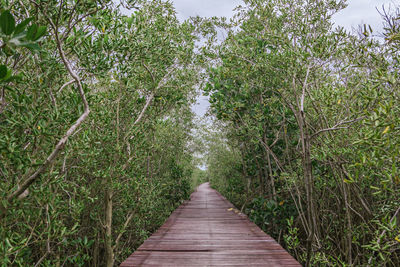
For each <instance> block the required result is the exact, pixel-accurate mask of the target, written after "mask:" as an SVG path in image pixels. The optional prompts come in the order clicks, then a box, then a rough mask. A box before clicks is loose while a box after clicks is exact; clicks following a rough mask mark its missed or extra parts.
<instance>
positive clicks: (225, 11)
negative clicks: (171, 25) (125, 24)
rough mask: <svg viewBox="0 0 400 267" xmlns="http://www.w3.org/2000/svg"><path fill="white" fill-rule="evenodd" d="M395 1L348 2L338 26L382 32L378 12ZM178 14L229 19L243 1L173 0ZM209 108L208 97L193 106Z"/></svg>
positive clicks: (199, 112) (201, 110) (337, 17)
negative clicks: (359, 27) (364, 27)
mask: <svg viewBox="0 0 400 267" xmlns="http://www.w3.org/2000/svg"><path fill="white" fill-rule="evenodd" d="M393 1H395V0H348V4H349V5H348V7H347V8H346V9H344V10H342V11H341V12H339V13H338V14H336V15H335V16H334V18H333V19H334V22H335V24H337V25H340V26H343V27H345V28H346V29H347V30H349V31H351V30H352V28H357V26H358V25H359V24H370V25H371V26H372V28H373V29H374V31H375V32H376V31H379V32H380V31H381V29H382V20H381V17H380V15H379V13H378V11H377V10H376V8H378V9H379V10H381V9H382V5H385V6H388V5H389V4H390V3H393ZM172 2H173V3H174V5H175V8H176V10H177V13H178V18H179V19H180V20H184V19H187V18H189V17H190V16H197V15H199V16H202V17H212V16H218V17H227V18H231V17H232V16H233V14H234V12H233V9H234V8H235V7H236V6H238V5H240V4H242V1H241V0H172ZM208 106H209V103H208V100H207V98H206V97H204V96H201V97H200V98H199V100H198V103H197V104H196V105H195V106H193V111H195V112H196V114H197V115H199V116H203V115H204V113H205V112H206V111H207V108H208Z"/></svg>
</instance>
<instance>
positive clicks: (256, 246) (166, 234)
mask: <svg viewBox="0 0 400 267" xmlns="http://www.w3.org/2000/svg"><path fill="white" fill-rule="evenodd" d="M121 266H123V267H127V266H171V267H172V266H266V267H269V266H271V267H272V266H288V267H294V266H301V265H300V264H299V263H298V262H297V261H296V260H295V259H294V258H293V257H292V256H291V255H289V253H287V252H286V251H285V250H284V249H283V248H282V247H281V246H280V245H279V244H278V243H277V242H276V241H275V240H274V239H272V238H271V237H270V236H268V235H267V234H265V233H264V232H263V231H262V230H261V229H260V228H259V227H257V226H256V225H255V224H254V223H252V222H250V221H249V220H248V218H247V217H246V216H245V215H243V214H240V213H239V212H238V211H237V210H236V209H235V207H234V206H233V205H232V204H231V203H230V202H229V201H227V200H226V199H225V198H224V197H222V196H221V195H220V194H219V193H218V192H217V191H215V190H213V189H211V188H210V186H209V184H208V183H205V184H202V185H201V186H199V187H198V189H197V191H196V192H194V193H193V194H192V196H191V200H190V201H188V202H187V203H185V204H183V205H182V206H180V207H179V208H178V209H176V210H175V211H174V212H173V213H172V215H171V216H170V217H169V219H168V220H167V221H166V222H165V224H164V225H163V226H162V227H161V228H160V229H159V230H158V231H157V232H156V233H154V234H153V235H152V236H151V237H150V238H149V239H147V240H146V241H145V242H144V243H143V245H141V246H140V247H139V248H138V249H137V250H136V251H135V253H133V254H132V255H131V256H130V257H129V258H128V259H127V260H126V261H125V262H123V263H122V264H121Z"/></svg>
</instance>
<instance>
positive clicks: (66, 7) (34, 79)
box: [0, 0, 400, 266]
mask: <svg viewBox="0 0 400 267" xmlns="http://www.w3.org/2000/svg"><path fill="white" fill-rule="evenodd" d="M0 2H1V9H0V12H1V14H0V39H1V40H0V264H1V266H64V265H65V266H114V265H118V264H119V263H121V262H122V261H123V260H124V259H125V258H126V257H127V256H129V255H130V254H131V253H132V252H133V251H134V250H135V249H136V248H137V247H138V246H139V245H140V244H141V243H142V242H143V240H144V239H146V238H147V237H148V236H149V235H150V234H151V233H152V232H154V231H155V230H156V229H157V228H158V227H159V226H160V225H162V223H163V222H164V221H165V219H166V218H167V217H168V216H169V214H170V213H171V212H172V211H173V210H174V209H175V208H176V207H177V206H179V205H180V204H181V203H182V202H183V201H184V200H186V199H188V198H189V195H190V193H191V191H192V190H193V189H194V188H195V187H196V186H197V185H198V184H200V183H203V182H206V181H210V182H211V184H212V186H213V187H215V188H216V189H218V190H219V191H220V192H221V193H222V194H223V195H225V196H226V197H227V198H228V199H229V200H230V201H232V202H233V203H234V204H235V205H236V206H237V207H238V208H239V209H241V210H242V211H243V212H246V213H247V214H248V215H249V217H250V219H251V220H253V221H254V222H255V223H257V224H258V225H259V226H260V227H261V228H262V229H263V230H265V231H266V232H267V233H269V234H270V235H272V236H273V237H274V238H276V240H277V241H278V242H280V243H281V244H282V245H283V246H284V247H285V248H286V249H288V251H289V252H290V253H291V254H292V255H293V256H294V257H295V258H296V259H297V260H299V261H300V262H302V263H303V264H304V265H307V266H342V265H343V266H399V265H400V197H399V196H400V178H399V177H400V160H399V159H400V108H399V103H400V77H399V61H400V24H399V23H400V20H399V18H400V16H399V7H394V9H392V10H391V11H390V12H386V11H385V10H382V19H383V22H384V23H385V29H384V33H383V35H384V36H383V37H384V38H380V37H379V38H376V37H373V36H374V34H375V33H374V32H373V31H372V29H371V28H370V27H368V26H364V27H362V28H360V31H359V33H357V34H350V33H348V32H346V31H344V29H341V28H333V25H332V22H331V18H332V15H333V14H335V13H336V12H338V11H339V10H340V9H342V8H344V7H345V2H344V1H338V0H337V1H327V0H323V1H319V0H307V1H305V0H245V1H244V6H243V7H239V8H238V9H237V14H236V16H235V18H234V19H233V20H232V21H230V22H227V21H226V19H223V18H222V19H219V18H212V19H204V18H199V17H197V18H192V19H191V20H188V21H184V22H180V21H178V20H177V18H176V12H175V10H174V8H173V6H172V4H171V3H170V2H168V1H161V0H137V1H130V0H127V1H121V2H118V1H111V0H90V1H79V0H71V1H56V0H36V1H31V0H11V1H9V0H0ZM122 8H127V9H130V10H131V13H132V15H131V16H126V15H123V14H122V13H121V10H122ZM220 30H223V31H225V32H226V39H224V40H223V41H219V39H218V36H219V35H218V34H217V33H218V32H219V31H220ZM199 88H200V89H202V90H203V91H204V93H205V94H206V95H208V96H209V97H210V103H211V108H210V113H211V117H212V118H213V119H214V121H213V125H209V124H207V123H203V124H205V125H199V124H200V123H199V120H196V119H195V115H194V114H193V112H192V111H191V105H192V104H193V103H194V102H195V100H196V96H197V94H198V89H199ZM211 128H212V130H211ZM202 155H204V156H205V157H204V158H203V159H202V158H201V156H202ZM203 165H206V166H207V170H202V169H201V168H199V166H203Z"/></svg>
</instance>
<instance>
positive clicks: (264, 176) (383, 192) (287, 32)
mask: <svg viewBox="0 0 400 267" xmlns="http://www.w3.org/2000/svg"><path fill="white" fill-rule="evenodd" d="M244 2H245V6H244V7H241V8H239V9H238V12H237V15H236V17H235V19H234V20H232V21H231V22H230V23H223V22H221V23H220V24H219V26H220V27H223V28H224V29H225V30H226V31H227V34H226V35H227V38H226V39H225V40H224V41H223V42H222V43H221V44H220V45H215V46H214V47H211V48H210V49H208V50H207V51H206V53H207V56H208V57H209V61H210V62H212V64H210V67H209V71H208V73H209V77H210V78H209V83H208V85H207V86H206V87H205V91H206V94H207V95H209V96H210V102H211V112H212V114H214V115H215V116H216V118H217V122H216V124H215V126H214V127H218V128H219V129H220V131H221V132H220V133H213V135H214V136H215V137H216V138H211V139H210V138H208V137H207V144H208V146H209V150H208V162H209V164H208V176H209V179H210V180H211V182H212V184H213V185H214V187H216V188H217V189H218V190H220V191H221V193H223V194H224V195H226V196H227V197H228V198H229V199H230V200H231V201H233V202H234V203H235V204H236V205H237V206H238V208H242V210H243V211H245V212H247V214H248V215H249V217H250V218H251V219H252V220H254V221H255V222H256V223H257V224H258V225H260V226H261V227H262V228H263V229H264V230H265V231H266V232H267V233H269V234H271V235H272V236H274V237H275V238H276V239H277V240H278V241H279V242H281V243H282V244H283V245H284V247H285V248H287V249H288V250H289V251H290V252H291V253H292V254H293V255H294V256H295V257H296V258H297V259H298V260H299V261H301V262H302V263H304V264H305V265H306V266H325V265H328V266H338V265H340V266H341V265H346V266H367V265H369V266H399V265H400V227H399V226H400V197H399V196H400V180H399V169H400V160H399V158H400V155H399V151H400V128H399V125H400V120H399V118H400V109H399V105H398V103H399V102H400V94H399V92H400V90H399V89H400V87H399V85H400V80H399V64H398V63H399V55H400V53H399V52H400V50H399V48H400V46H399V29H400V27H399V16H398V13H396V11H394V10H393V9H392V12H386V11H384V10H382V15H383V20H384V23H385V24H386V25H385V29H384V37H385V38H381V37H379V36H378V37H377V35H374V33H373V31H372V29H371V28H370V27H368V26H364V27H362V28H360V31H359V32H358V33H356V34H351V33H349V32H346V31H345V30H344V29H343V28H340V27H338V28H334V27H333V23H332V20H331V19H332V15H334V14H335V13H336V12H338V11H339V10H341V9H342V8H344V7H345V2H344V1H314V0H309V1H304V0H268V1H267V0H247V1H244ZM373 36H374V37H373ZM218 135H221V136H222V137H219V138H218V137H217V136H218Z"/></svg>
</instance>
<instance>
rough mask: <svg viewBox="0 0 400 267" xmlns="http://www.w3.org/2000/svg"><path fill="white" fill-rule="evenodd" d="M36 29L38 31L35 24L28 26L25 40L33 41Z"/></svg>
mask: <svg viewBox="0 0 400 267" xmlns="http://www.w3.org/2000/svg"><path fill="white" fill-rule="evenodd" d="M37 29H38V26H37V25H36V24H32V25H31V26H29V28H28V32H27V34H26V39H28V40H33V38H34V37H35V35H36V32H37Z"/></svg>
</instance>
